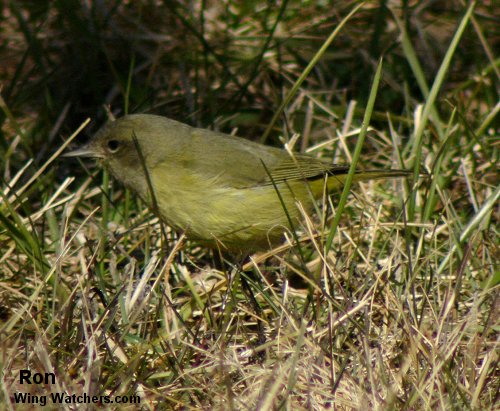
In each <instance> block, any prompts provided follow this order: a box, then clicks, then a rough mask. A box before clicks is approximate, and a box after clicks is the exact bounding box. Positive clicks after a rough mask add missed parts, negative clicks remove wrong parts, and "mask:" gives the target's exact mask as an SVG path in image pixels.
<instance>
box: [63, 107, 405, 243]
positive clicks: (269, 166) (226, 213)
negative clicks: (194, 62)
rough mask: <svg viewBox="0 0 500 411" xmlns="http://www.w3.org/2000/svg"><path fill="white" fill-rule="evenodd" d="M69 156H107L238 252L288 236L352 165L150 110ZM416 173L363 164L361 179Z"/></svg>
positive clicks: (173, 210) (184, 220)
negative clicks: (185, 122) (291, 225)
mask: <svg viewBox="0 0 500 411" xmlns="http://www.w3.org/2000/svg"><path fill="white" fill-rule="evenodd" d="M65 156H66V157H74V156H82V157H95V158H98V159H100V160H101V162H102V165H103V166H104V167H106V168H107V169H108V170H109V171H110V172H111V174H112V175H113V176H114V177H115V178H116V179H118V180H119V181H120V182H122V183H123V184H124V185H125V186H127V187H128V188H130V189H131V190H133V191H135V192H136V193H137V194H138V195H139V196H140V197H141V198H142V199H143V200H144V201H145V202H146V203H147V204H149V206H150V207H151V208H152V209H153V210H155V209H156V210H157V212H158V213H159V216H160V217H161V218H162V219H163V220H164V221H165V222H166V223H167V224H168V225H170V226H171V227H173V228H174V229H175V230H177V231H181V232H185V233H186V235H187V236H188V238H191V239H193V240H197V241H199V242H201V243H203V244H205V245H208V246H212V247H215V246H218V247H222V248H227V249H228V250H229V251H233V252H253V251H256V250H259V249H265V248H269V247H270V246H271V245H274V244H277V243H279V241H282V239H283V233H284V231H285V230H290V229H292V227H290V221H291V222H292V224H293V225H296V223H297V222H298V221H300V217H301V213H300V211H299V208H298V207H297V204H298V203H300V204H301V205H302V207H303V208H304V209H305V210H306V211H310V210H311V209H312V208H313V204H314V201H315V199H318V198H321V197H322V196H323V194H324V191H325V186H326V190H328V191H332V190H335V189H339V188H342V187H343V184H344V182H345V179H346V176H347V173H348V171H349V166H348V165H335V164H330V163H328V162H325V161H322V160H319V159H316V158H313V157H310V156H308V155H304V154H294V156H293V157H292V156H291V155H290V154H289V153H288V152H287V151H285V150H283V149H279V148H274V147H269V146H265V145H262V144H258V143H254V142H252V141H248V140H245V139H243V138H239V137H234V136H230V135H227V134H223V133H217V132H214V131H210V130H205V129H199V128H193V127H191V126H188V125H186V124H182V123H179V122H177V121H174V120H171V119H168V118H165V117H161V116H155V115H148V114H134V115H128V116H125V117H122V118H120V119H118V120H115V121H112V122H109V123H107V124H106V125H105V126H104V127H102V128H101V129H100V130H99V131H98V132H97V134H96V135H95V136H94V137H93V138H92V139H91V141H90V142H89V143H88V144H87V145H86V146H84V147H82V148H80V149H77V150H75V151H72V152H69V153H67V154H66V155H65ZM409 174H411V172H409V171H405V170H363V171H359V172H357V173H356V174H355V175H354V181H361V180H369V179H376V178H388V177H398V176H406V175H409ZM285 210H286V211H285ZM287 214H288V215H287Z"/></svg>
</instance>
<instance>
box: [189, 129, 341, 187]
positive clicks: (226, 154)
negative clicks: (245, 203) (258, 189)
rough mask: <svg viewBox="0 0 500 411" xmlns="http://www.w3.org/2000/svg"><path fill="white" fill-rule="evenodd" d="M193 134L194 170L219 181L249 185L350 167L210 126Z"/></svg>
mask: <svg viewBox="0 0 500 411" xmlns="http://www.w3.org/2000/svg"><path fill="white" fill-rule="evenodd" d="M191 136H192V141H193V144H192V146H191V148H190V153H191V161H190V164H191V165H193V166H194V167H193V168H194V170H195V172H197V173H198V174H200V175H204V177H205V178H209V179H211V178H213V179H214V180H216V182H217V184H220V185H225V186H230V187H235V188H247V187H254V186H258V185H267V184H272V183H273V182H274V183H275V184H277V183H281V182H283V181H293V180H313V179H317V178H322V177H324V176H325V174H328V175H335V174H345V173H347V171H348V170H349V166H346V165H333V164H330V163H327V162H325V161H322V160H319V159H316V158H314V157H310V156H308V155H304V154H294V155H293V157H292V156H291V155H290V154H289V153H288V152H287V151H285V150H283V149H279V148H275V147H269V146H265V145H262V144H258V143H254V142H252V141H249V140H246V139H243V138H240V137H232V136H228V135H226V134H220V133H216V132H213V131H209V130H201V129H193V131H192V133H191ZM214 148H215V149H214ZM207 153H211V155H207ZM214 153H217V154H214Z"/></svg>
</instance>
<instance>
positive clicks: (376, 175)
mask: <svg viewBox="0 0 500 411" xmlns="http://www.w3.org/2000/svg"><path fill="white" fill-rule="evenodd" d="M348 171H349V170H347V171H345V172H343V173H338V174H332V175H329V176H328V180H327V187H328V191H333V190H338V189H341V188H342V187H344V184H345V181H346V178H347V173H348ZM412 174H413V171H411V170H360V171H357V172H356V173H355V174H354V178H353V183H356V182H358V181H366V180H378V179H384V178H395V177H408V176H411V175H412Z"/></svg>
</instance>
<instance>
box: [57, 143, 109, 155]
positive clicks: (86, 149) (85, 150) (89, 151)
mask: <svg viewBox="0 0 500 411" xmlns="http://www.w3.org/2000/svg"><path fill="white" fill-rule="evenodd" d="M61 157H93V158H103V157H104V155H103V154H102V153H100V152H99V151H97V150H96V149H95V148H93V147H92V146H91V145H90V144H87V145H85V146H83V147H80V148H77V149H76V150H72V151H68V152H67V153H64V154H62V155H61Z"/></svg>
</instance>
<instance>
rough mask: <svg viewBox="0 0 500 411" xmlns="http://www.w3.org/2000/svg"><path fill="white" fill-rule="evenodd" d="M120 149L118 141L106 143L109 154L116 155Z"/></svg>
mask: <svg viewBox="0 0 500 411" xmlns="http://www.w3.org/2000/svg"><path fill="white" fill-rule="evenodd" d="M119 148H120V142H119V141H118V140H109V141H108V150H109V151H110V152H111V153H116V152H117V151H118V149H119Z"/></svg>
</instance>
